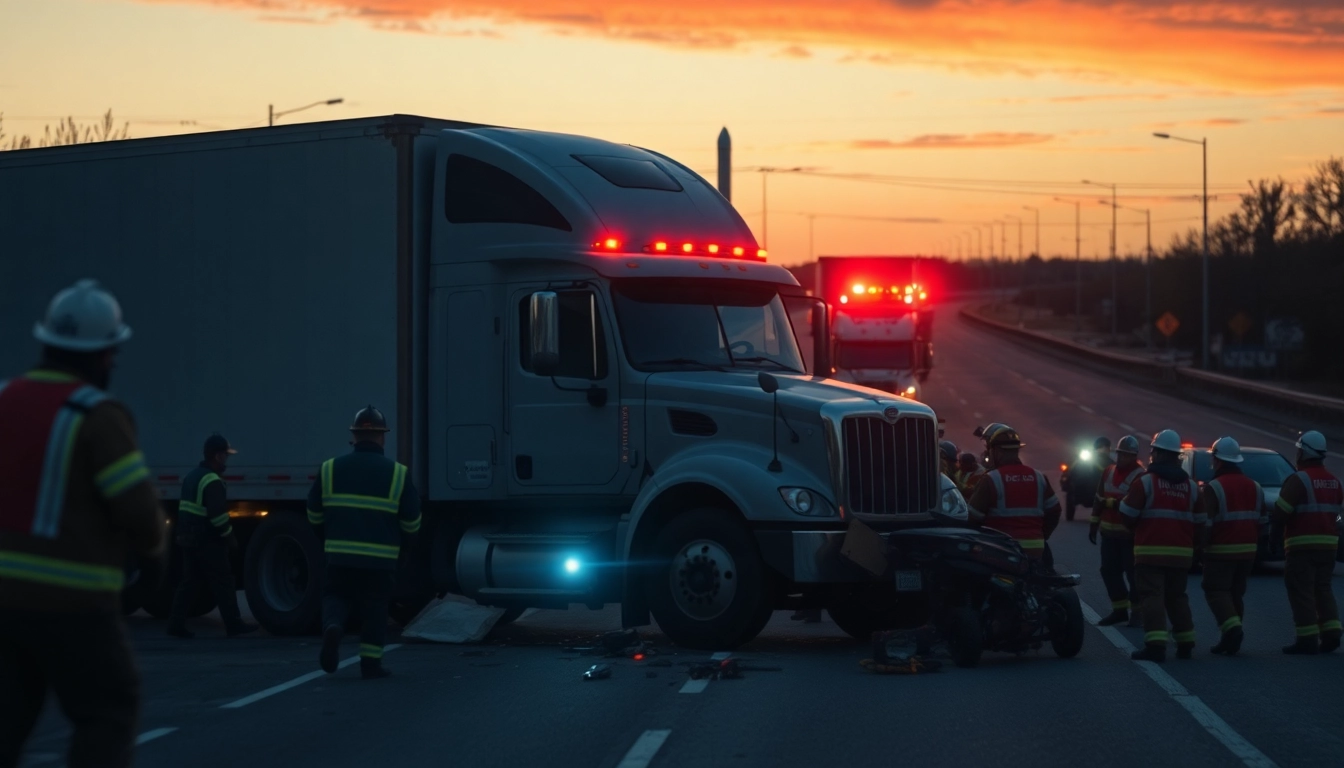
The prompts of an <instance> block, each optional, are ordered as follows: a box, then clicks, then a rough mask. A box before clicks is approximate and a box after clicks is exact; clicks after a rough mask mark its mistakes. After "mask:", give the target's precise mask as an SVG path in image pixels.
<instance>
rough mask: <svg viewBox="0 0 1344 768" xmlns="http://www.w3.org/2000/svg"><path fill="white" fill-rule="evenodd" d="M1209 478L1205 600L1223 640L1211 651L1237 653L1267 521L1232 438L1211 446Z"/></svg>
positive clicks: (1260, 494)
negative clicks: (1248, 585) (1249, 582)
mask: <svg viewBox="0 0 1344 768" xmlns="http://www.w3.org/2000/svg"><path fill="white" fill-rule="evenodd" d="M1210 453H1211V455H1212V460H1213V479H1212V480H1210V481H1209V482H1207V483H1205V484H1204V490H1203V491H1202V492H1201V493H1200V504H1201V506H1202V507H1203V510H1204V515H1205V517H1207V518H1208V527H1207V528H1206V529H1205V531H1204V535H1205V546H1204V556H1203V558H1202V559H1203V562H1204V598H1205V599H1206V600H1208V602H1209V610H1210V611H1212V612H1213V617H1214V619H1216V620H1217V622H1218V629H1219V631H1221V632H1222V637H1221V638H1220V639H1219V640H1218V644H1217V645H1215V646H1213V648H1212V649H1210V650H1211V651H1212V652H1213V653H1216V654H1225V655H1227V656H1234V655H1236V653H1237V651H1239V650H1241V641H1242V637H1243V630H1242V624H1241V623H1242V621H1243V620H1245V618H1246V608H1245V606H1244V604H1243V602H1242V601H1243V599H1244V598H1245V597H1246V582H1247V580H1248V579H1249V578H1250V576H1251V569H1252V568H1253V567H1254V566H1255V550H1256V549H1257V547H1258V546H1259V543H1260V531H1261V530H1263V529H1264V527H1265V525H1267V524H1268V523H1269V517H1268V510H1266V509H1265V491H1264V489H1263V488H1261V487H1260V484H1259V483H1257V482H1255V481H1254V480H1252V479H1251V478H1249V477H1247V476H1246V475H1244V474H1242V472H1241V469H1240V468H1239V467H1238V466H1237V465H1238V464H1240V463H1242V458H1241V445H1240V444H1238V443H1237V441H1236V440H1233V439H1232V438H1230V437H1221V438H1219V439H1218V440H1216V441H1214V443H1213V450H1212V451H1211V452H1210Z"/></svg>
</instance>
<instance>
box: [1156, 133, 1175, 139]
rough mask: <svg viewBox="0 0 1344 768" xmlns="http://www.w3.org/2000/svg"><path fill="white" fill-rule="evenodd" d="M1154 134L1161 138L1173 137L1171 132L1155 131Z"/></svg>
mask: <svg viewBox="0 0 1344 768" xmlns="http://www.w3.org/2000/svg"><path fill="white" fill-rule="evenodd" d="M1153 135H1154V136H1156V137H1157V138H1159V139H1170V138H1171V134H1170V133H1154V134H1153Z"/></svg>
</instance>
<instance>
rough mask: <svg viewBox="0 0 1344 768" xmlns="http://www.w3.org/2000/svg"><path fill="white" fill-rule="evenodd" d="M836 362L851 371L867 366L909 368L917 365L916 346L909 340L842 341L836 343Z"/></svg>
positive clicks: (837, 365)
mask: <svg viewBox="0 0 1344 768" xmlns="http://www.w3.org/2000/svg"><path fill="white" fill-rule="evenodd" d="M835 364H836V367H838V368H845V369H848V370H851V371H859V370H863V369H865V368H867V369H873V368H889V369H897V370H909V369H911V368H914V367H915V346H914V344H912V343H911V342H908V341H891V342H872V341H866V342H852V341H846V342H841V343H840V344H837V345H836V350H835Z"/></svg>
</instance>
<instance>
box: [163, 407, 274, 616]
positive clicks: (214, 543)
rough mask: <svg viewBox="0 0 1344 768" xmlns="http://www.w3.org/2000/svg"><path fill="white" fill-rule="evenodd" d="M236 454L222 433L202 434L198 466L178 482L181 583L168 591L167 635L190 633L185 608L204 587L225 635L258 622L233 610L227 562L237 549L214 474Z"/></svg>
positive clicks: (234, 600)
mask: <svg viewBox="0 0 1344 768" xmlns="http://www.w3.org/2000/svg"><path fill="white" fill-rule="evenodd" d="M236 453H238V452H237V451H235V450H234V449H233V448H232V447H230V446H229V441H228V440H225V439H224V437H223V436H222V435H219V434H214V435H211V436H210V437H208V438H206V441H205V446H204V448H203V450H202V454H203V456H204V458H203V459H202V461H201V463H200V465H199V466H197V467H196V468H195V469H193V470H192V471H190V472H188V473H187V476H186V478H185V479H183V481H182V496H181V501H179V502H178V504H177V533H176V535H175V536H174V538H175V539H176V540H177V544H178V546H180V547H182V582H181V583H180V584H178V585H177V591H176V592H175V593H174V594H173V613H172V617H171V618H170V619H169V620H168V634H170V635H172V636H173V637H181V638H191V637H194V636H195V633H193V632H190V631H188V630H187V624H186V622H187V610H188V608H189V607H190V606H191V599H192V598H193V597H195V596H196V595H197V594H198V593H199V592H200V590H201V588H202V587H203V586H204V587H207V588H209V590H210V593H211V594H212V595H214V598H215V604H216V605H218V606H219V616H220V618H221V619H223V620H224V631H225V632H226V633H227V634H228V636H229V637H237V636H239V635H246V634H248V633H249V632H255V631H257V625H256V624H248V623H245V622H243V620H242V616H241V614H240V613H239V611H238V590H237V588H236V587H235V586H234V583H233V567H232V566H231V565H230V564H229V551H230V550H236V549H237V548H238V538H237V537H236V536H234V534H233V526H232V525H231V524H230V523H229V503H228V497H227V493H228V491H227V489H226V487H225V485H224V479H223V478H222V477H220V476H219V473H221V472H223V471H224V469H225V467H226V466H227V464H228V458H229V456H232V455H234V454H236Z"/></svg>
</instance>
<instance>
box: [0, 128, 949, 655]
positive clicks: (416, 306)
mask: <svg viewBox="0 0 1344 768" xmlns="http://www.w3.org/2000/svg"><path fill="white" fill-rule="evenodd" d="M0 254H3V255H0V371H4V372H6V374H9V373H11V372H17V371H20V370H23V369H24V368H26V367H28V366H30V365H31V364H32V363H33V362H34V360H35V359H36V357H37V354H38V348H37V345H36V343H35V342H34V341H32V339H31V336H30V332H31V328H32V324H33V323H34V322H35V321H36V320H37V319H38V318H40V317H41V316H42V314H43V312H44V311H45V306H46V303H47V301H48V300H49V299H50V297H51V296H52V295H53V294H54V293H55V292H56V291H57V290H59V289H60V288H62V287H63V286H66V285H68V284H70V283H72V282H74V281H75V280H76V279H79V278H84V277H92V278H95V279H97V280H99V281H100V282H101V283H102V284H103V285H104V286H105V287H106V288H108V289H109V290H111V291H112V292H113V293H114V294H115V295H116V296H117V297H118V299H119V300H120V302H121V304H122V306H123V310H124V313H125V316H126V319H127V321H128V323H129V324H130V325H131V326H132V328H133V329H134V333H135V335H134V337H133V338H132V339H131V340H130V341H129V342H128V343H127V344H126V345H125V346H124V348H123V351H122V355H121V356H120V358H119V367H118V370H117V371H116V373H115V374H114V380H113V385H112V390H113V392H114V394H115V395H117V396H118V397H120V398H121V399H122V400H124V401H125V402H126V403H127V404H128V405H129V406H130V407H131V409H132V410H133V412H134V414H135V416H136V419H137V422H138V427H139V431H140V438H141V441H142V444H143V448H144V451H145V454H146V456H147V457H148V458H149V460H150V462H151V464H152V466H153V473H154V477H155V479H156V481H157V483H158V484H159V487H160V489H161V492H162V494H163V496H164V498H165V499H166V500H167V501H168V502H169V503H170V504H172V503H173V502H175V500H176V498H177V495H178V491H179V483H180V480H181V477H182V476H183V475H184V474H185V473H186V472H188V471H189V470H190V468H191V467H193V466H194V465H195V463H196V462H197V461H198V460H199V457H200V451H201V445H202V442H203V441H204V439H205V437H206V436H208V435H209V434H211V433H212V432H215V431H219V432H221V433H223V434H224V435H225V436H227V437H228V438H229V439H230V440H231V441H232V442H233V443H234V444H235V446H236V447H237V448H238V450H239V454H238V455H237V456H235V457H233V461H232V463H231V465H230V467H229V469H228V470H227V472H226V480H227V481H228V485H229V495H230V500H231V503H232V508H231V513H230V514H231V515H232V516H233V517H234V527H235V529H236V530H238V531H239V532H240V535H241V536H242V537H243V538H244V539H246V541H245V542H244V547H243V549H244V550H245V556H244V557H241V558H240V562H239V563H238V564H237V565H238V568H239V572H240V578H241V581H242V583H243V584H244V586H245V588H246V590H247V592H248V599H249V603H250V605H251V607H252V610H253V612H254V614H255V615H256V616H257V617H258V619H259V620H260V621H262V623H263V624H264V625H265V626H266V628H267V629H268V630H270V631H272V632H276V633H293V632H305V631H310V630H311V629H313V628H314V626H315V622H316V621H317V614H318V610H319V603H320V581H321V578H320V577H321V574H322V572H323V569H324V568H325V565H324V557H323V556H322V553H321V545H320V542H318V540H317V539H316V537H315V536H314V534H313V532H312V531H311V529H310V528H309V527H308V525H307V523H306V521H305V519H304V516H303V499H304V497H305V496H306V494H307V490H308V487H309V485H310V484H311V482H312V480H313V477H314V475H315V474H316V468H317V466H318V465H319V464H320V462H321V461H323V460H324V459H326V458H328V457H330V456H332V455H336V454H339V453H342V452H344V451H345V450H347V443H348V433H347V431H346V427H347V426H348V421H349V419H350V418H351V417H352V416H353V414H354V412H355V411H356V410H358V409H360V408H362V407H364V406H365V405H369V404H373V405H376V406H377V407H378V408H380V409H381V410H382V411H383V412H384V413H385V414H386V415H387V417H388V419H389V421H390V423H391V424H392V427H393V432H392V435H391V436H390V439H389V444H388V454H389V455H390V456H392V457H394V458H396V459H397V460H398V461H400V462H402V463H404V464H406V465H408V466H409V467H410V469H411V476H412V479H413V481H414V482H415V484H416V486H417V487H418V489H419V491H420V493H421V495H422V497H423V498H424V500H425V509H426V524H425V527H424V530H423V532H422V535H421V536H419V537H418V540H417V542H416V543H415V545H414V546H413V547H411V548H407V549H405V550H404V552H403V557H402V561H401V563H400V566H399V571H398V605H397V609H396V613H397V614H398V615H400V617H401V618H403V619H404V618H407V617H408V616H409V615H413V613H414V612H415V611H416V610H418V608H419V607H420V606H421V605H423V603H424V602H425V601H426V600H427V599H429V597H431V596H432V595H433V594H434V593H436V592H437V593H443V592H447V591H451V592H455V593H460V594H465V595H467V596H470V597H472V598H474V599H476V600H478V601H479V602H482V603H484V604H490V605H499V606H503V607H506V608H509V609H512V611H513V613H515V614H516V613H517V612H519V611H521V610H522V609H523V608H525V607H527V606H567V605H569V604H573V603H586V604H589V605H601V604H603V603H607V602H617V601H620V602H622V604H623V615H624V617H625V622H626V624H627V625H629V626H635V625H639V624H643V623H647V622H648V620H649V613H650V611H652V612H653V614H654V615H655V616H656V617H657V619H658V620H659V623H660V625H662V627H663V628H664V630H665V631H667V632H668V633H669V634H670V635H671V636H672V637H673V639H675V640H677V641H678V642H682V643H685V644H687V645H698V646H714V647H727V646H731V645H734V644H736V643H740V642H743V641H745V640H747V639H750V637H752V636H754V635H755V633H756V632H758V631H759V629H760V626H763V624H764V619H765V618H768V615H769V611H770V610H772V609H774V608H777V607H785V606H787V605H791V604H793V603H796V602H797V601H799V600H803V599H806V600H811V601H814V602H815V601H818V600H824V601H826V604H827V605H833V606H835V607H836V610H840V611H842V612H843V610H844V607H843V605H842V604H844V605H848V604H850V603H849V602H847V601H849V597H847V596H848V595H851V594H852V593H853V592H854V591H855V590H872V589H878V590H882V589H884V588H885V586H889V585H885V582H882V581H881V580H880V579H875V577H873V576H872V575H871V574H867V573H864V572H862V571H861V570H859V569H857V568H856V567H855V566H853V565H852V564H850V563H848V562H847V561H844V560H843V559H841V558H839V557H838V551H839V546H838V542H839V541H840V540H841V539H842V538H843V536H844V535H845V530H846V527H847V526H848V525H849V524H850V522H851V521H852V520H855V519H864V520H867V521H868V522H869V523H870V524H871V525H872V526H874V527H876V528H878V529H879V530H884V529H888V528H890V527H893V526H898V525H904V524H913V523H917V522H919V521H922V520H927V519H928V513H929V512H930V511H931V510H932V509H933V508H934V507H935V506H936V505H937V504H938V503H939V496H938V488H939V483H938V477H937V459H936V450H935V437H934V430H935V427H934V417H933V414H932V413H931V411H929V410H928V409H927V408H926V407H924V406H921V405H918V404H916V403H911V402H908V401H897V400H896V399H894V398H891V399H887V398H888V396H884V395H882V394H881V393H877V392H873V391H871V390H865V389H862V388H858V387H852V386H844V385H840V384H835V383H833V382H828V381H825V380H822V379H820V378H817V377H813V376H810V375H808V374H807V373H806V372H805V371H804V370H803V368H804V363H803V355H802V354H801V353H800V351H799V349H798V342H797V336H796V335H795V332H794V329H793V328H792V326H791V324H790V321H789V315H790V311H793V313H794V314H798V313H799V309H798V308H799V307H800V306H803V304H806V302H808V301H809V300H808V299H806V298H804V297H801V296H800V293H801V292H800V291H799V289H798V288H797V283H796V282H795V281H794V280H793V278H792V277H791V276H790V275H789V274H788V273H787V272H786V271H785V270H783V269H782V268H779V267H777V266H774V265H771V264H769V263H767V262H766V261H765V259H764V252H762V251H759V249H758V247H757V244H756V243H755V241H754V239H753V238H752V236H751V233H750V231H749V230H748V228H747V227H746V225H745V224H744V223H743V221H742V219H741V218H740V217H739V216H738V215H737V213H736V212H735V211H734V210H733V208H732V207H731V206H730V205H729V204H728V203H727V201H725V200H724V199H723V198H722V197H721V196H719V195H718V193H717V192H716V191H714V189H713V188H712V187H710V186H709V184H707V183H706V182H705V181H704V180H703V179H701V178H700V177H699V176H698V175H696V174H694V173H693V172H691V171H690V170H689V169H687V168H685V167H684V166H682V165H681V164H679V163H676V162H675V161H673V160H671V159H670V158H667V157H664V156H662V155H660V154H657V153H655V152H651V151H648V150H643V149H639V148H635V147H630V146H623V145H616V144H611V143H609V142H604V141H599V140H596V139H589V138H584V137H578V136H567V135H560V134H547V133H539V132H531V131H521V130H514V129H506V128H496V127H489V126H479V125H472V124H467V123H458V122H452V121H444V120H434V119H429V118H422V117H413V116H404V115H397V116H390V117H382V118H369V119H359V120H343V121H334V122H327V123H312V124H306V125H298V126H290V127H282V128H265V129H253V130H241V131H225V132H218V133H204V134H192V135H186V136H176V137H167V138H156V139H142V140H131V141H118V142H109V143H102V144H89V145H79V146H72V147H61V148H52V149H39V150H24V151H18V152H4V153H0ZM800 302H802V303H803V304H800ZM811 308H812V310H813V311H812V312H810V313H808V312H806V311H803V313H802V314H810V315H811V316H812V317H813V318H814V319H815V320H816V322H817V326H816V328H814V329H811V330H812V335H813V336H814V337H815V338H817V339H818V340H819V341H820V343H819V347H818V350H817V351H816V352H815V354H816V355H817V359H818V360H819V361H820V363H821V365H822V367H823V369H825V370H829V364H828V363H827V362H826V350H825V339H826V337H827V333H826V330H825V315H826V312H825V308H824V305H821V304H817V305H815V306H812V307H811ZM776 387H777V389H778V395H777V398H778V403H779V409H780V411H781V412H782V416H783V418H785V419H787V420H788V422H789V424H790V426H789V427H788V429H787V430H784V427H783V426H782V421H781V423H780V424H775V423H772V422H774V421H775V419H774V410H773V405H772V403H773V400H774V397H775V396H773V395H770V394H767V393H766V392H765V391H763V388H776ZM777 426H778V427H779V429H780V430H781V431H780V434H781V435H782V437H780V438H779V439H778V440H776V439H774V438H773V437H772V435H774V434H775V431H776V427H777ZM875 440H876V442H874V441H875ZM881 449H888V450H881ZM898 476H899V477H900V478H901V480H900V481H899V482H898V481H897V480H896V478H897V477H898ZM697 541H708V542H711V543H712V544H713V547H715V550H714V551H716V552H719V553H720V555H719V560H718V565H717V566H713V565H709V564H708V563H707V562H701V561H700V560H697V559H696V556H695V555H694V554H693V553H691V552H690V550H689V549H687V547H688V546H690V544H691V543H693V542H697ZM725 562H727V563H731V566H730V569H725V568H724V567H723V564H724V563H725ZM725 571H727V572H728V573H730V574H731V575H730V576H725V575H724V574H725ZM676 574H680V577H678V578H677V579H674V578H673V576H674V575H676ZM678 580H680V582H681V583H682V586H681V588H677V586H676V585H677V583H678ZM729 582H732V583H729ZM687 584H689V586H687ZM165 597H166V594H165V592H164V591H163V590H158V591H152V590H149V589H148V588H145V587H141V588H139V589H138V590H131V592H130V594H129V595H128V601H129V605H130V606H132V607H133V606H134V605H136V604H137V603H142V604H144V605H145V607H147V608H149V609H150V610H151V611H153V612H155V613H159V614H161V613H163V612H164V611H165V610H166V601H165ZM853 604H855V605H857V604H858V603H857V602H854V603H853ZM208 608H209V604H208V602H203V603H202V604H201V605H200V606H198V609H199V610H208ZM833 612H834V611H833ZM852 613H854V614H855V615H856V617H857V618H855V619H854V620H853V621H854V622H860V621H861V620H862V617H861V616H860V615H859V614H860V613H861V612H860V611H858V610H857V609H856V610H855V611H852ZM855 628H856V631H857V630H860V629H862V628H861V627H857V625H855Z"/></svg>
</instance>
